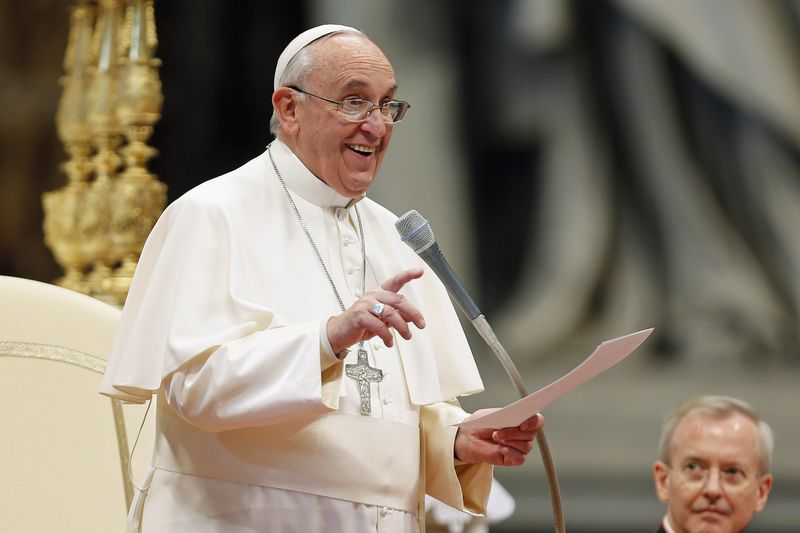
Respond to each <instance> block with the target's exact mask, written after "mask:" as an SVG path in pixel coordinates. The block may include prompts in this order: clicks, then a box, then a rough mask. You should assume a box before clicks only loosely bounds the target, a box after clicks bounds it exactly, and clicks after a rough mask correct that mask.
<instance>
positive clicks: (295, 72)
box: [269, 30, 364, 138]
mask: <svg viewBox="0 0 800 533" xmlns="http://www.w3.org/2000/svg"><path fill="white" fill-rule="evenodd" d="M342 33H349V34H352V35H361V36H363V35H364V34H363V33H361V32H359V31H355V30H353V31H351V30H339V31H334V32H331V33H328V34H326V35H323V36H322V37H320V38H319V39H316V40H314V41H312V42H311V43H309V44H308V45H306V46H304V47H303V48H301V49H300V50H299V51H298V52H297V53H296V54H295V55H294V57H293V58H292V59H291V60H289V63H287V64H286V68H285V69H284V70H283V73H282V74H281V77H280V79H279V80H278V87H288V86H290V85H296V86H301V87H303V86H304V85H305V82H306V80H308V77H309V76H310V75H311V73H312V72H314V71H315V70H317V66H318V65H317V63H318V59H317V57H316V55H315V54H313V53H312V52H313V50H312V48H313V45H315V44H318V43H321V42H322V41H325V40H327V39H330V38H331V37H333V36H334V35H340V34H342ZM306 98H307V96H306V95H305V94H303V93H297V99H298V100H301V101H302V100H305V99H306ZM269 131H270V133H272V135H274V136H275V137H276V138H280V134H281V123H280V120H278V112H277V110H275V109H273V110H272V117H271V118H270V119H269Z"/></svg>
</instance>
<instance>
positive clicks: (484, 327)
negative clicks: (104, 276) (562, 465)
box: [471, 314, 566, 533]
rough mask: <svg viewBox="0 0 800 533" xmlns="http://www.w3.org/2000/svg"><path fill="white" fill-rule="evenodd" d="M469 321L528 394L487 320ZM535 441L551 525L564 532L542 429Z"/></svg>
mask: <svg viewBox="0 0 800 533" xmlns="http://www.w3.org/2000/svg"><path fill="white" fill-rule="evenodd" d="M471 322H472V325H473V326H475V329H476V330H478V333H479V334H480V336H481V337H482V338H483V340H484V341H486V344H488V345H489V348H491V349H492V352H494V354H495V356H497V360H498V361H500V365H501V366H502V367H503V370H505V371H506V374H507V375H508V378H509V379H510V380H511V383H513V384H514V387H515V388H516V389H517V393H519V397H520V398H525V397H526V396H527V395H528V391H527V389H526V388H525V383H524V382H523V381H522V376H520V374H519V371H518V370H517V367H516V366H514V362H513V361H512V360H511V357H509V355H508V352H506V350H505V348H503V345H502V344H500V341H499V340H498V339H497V336H496V335H495V333H494V331H493V330H492V327H491V326H490V325H489V322H487V320H486V318H485V317H484V316H483V315H482V314H481V315H478V316H477V317H475V318H474V319H472V320H471ZM536 443H537V444H538V445H539V453H540V454H541V456H542V463H543V464H544V470H545V472H546V474H547V484H548V486H549V487H550V502H551V503H552V506H553V527H554V528H555V531H556V533H566V529H565V528H564V511H563V509H562V506H561V491H560V489H559V487H558V477H557V476H556V466H555V463H554V462H553V456H552V455H551V454H550V447H549V446H548V444H547V439H546V438H545V435H544V429H539V430H538V431H537V432H536Z"/></svg>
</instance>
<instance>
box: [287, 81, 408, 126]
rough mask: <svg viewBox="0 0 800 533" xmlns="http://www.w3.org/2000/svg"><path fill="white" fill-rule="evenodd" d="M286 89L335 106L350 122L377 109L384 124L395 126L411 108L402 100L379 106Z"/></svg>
mask: <svg viewBox="0 0 800 533" xmlns="http://www.w3.org/2000/svg"><path fill="white" fill-rule="evenodd" d="M288 87H289V88H290V89H292V90H293V91H297V92H299V93H302V94H307V95H308V96H313V97H314V98H319V99H320V100H324V101H326V102H330V103H331V104H335V105H336V107H337V108H338V109H339V111H340V112H341V113H342V115H343V116H344V118H345V119H346V120H349V121H350V122H361V121H363V120H366V119H367V117H368V116H369V114H370V113H372V110H373V109H377V110H379V111H380V113H381V119H382V120H383V121H384V122H386V123H387V124H396V123H398V122H400V121H401V120H403V117H404V116H405V115H406V111H408V109H409V108H410V107H411V104H409V103H408V102H403V101H402V100H389V101H388V102H381V103H380V104H373V103H372V102H370V101H369V100H364V99H362V98H355V97H351V98H345V99H344V100H334V99H333V98H325V97H324V96H320V95H318V94H313V93H310V92H308V91H304V90H303V89H301V88H300V87H296V86H294V85H289V86H288Z"/></svg>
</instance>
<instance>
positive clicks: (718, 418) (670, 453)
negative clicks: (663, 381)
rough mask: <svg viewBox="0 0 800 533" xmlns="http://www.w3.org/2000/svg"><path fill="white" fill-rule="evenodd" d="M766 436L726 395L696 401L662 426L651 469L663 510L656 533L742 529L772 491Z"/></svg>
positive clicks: (747, 410) (752, 415)
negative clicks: (657, 532) (658, 456)
mask: <svg viewBox="0 0 800 533" xmlns="http://www.w3.org/2000/svg"><path fill="white" fill-rule="evenodd" d="M773 446H774V440H773V435H772V429H770V427H769V425H768V424H767V423H766V422H764V421H763V420H761V419H760V418H759V416H758V414H757V413H756V412H755V411H754V410H753V408H752V407H751V406H750V405H749V404H747V403H746V402H743V401H741V400H737V399H735V398H730V397H727V396H698V397H695V398H690V399H689V400H686V401H685V402H683V403H682V404H680V405H679V406H678V407H676V408H675V409H674V410H673V411H672V412H671V413H670V414H669V415H668V416H667V419H666V421H665V423H664V427H663V429H662V433H661V439H660V459H659V460H658V461H656V462H655V464H654V465H653V477H654V478H655V483H656V492H657V493H658V498H659V499H660V500H661V501H662V502H664V503H666V504H667V514H666V515H665V516H664V518H663V519H662V521H661V529H659V531H660V532H661V533H699V532H701V531H703V532H711V531H714V532H719V533H738V532H739V531H742V530H744V529H745V528H746V527H747V526H748V525H749V524H750V521H751V520H752V518H753V515H754V514H756V513H759V512H761V511H762V510H763V509H764V506H765V505H766V503H767V498H768V497H769V491H770V490H771V489H772V482H773V479H772V474H771V473H770V465H771V463H772V449H773Z"/></svg>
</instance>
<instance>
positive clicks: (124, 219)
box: [108, 0, 167, 301]
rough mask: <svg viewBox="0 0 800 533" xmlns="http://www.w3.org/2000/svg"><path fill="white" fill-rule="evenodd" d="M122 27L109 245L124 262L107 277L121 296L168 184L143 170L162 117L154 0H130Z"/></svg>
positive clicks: (159, 211) (155, 151)
mask: <svg viewBox="0 0 800 533" xmlns="http://www.w3.org/2000/svg"><path fill="white" fill-rule="evenodd" d="M126 18H127V20H128V23H127V24H126V27H127V28H129V30H128V31H126V37H127V39H126V40H127V41H128V43H129V45H128V50H127V55H126V57H125V59H124V60H123V62H122V69H121V75H120V85H119V108H118V110H119V120H120V123H121V125H122V127H123V131H124V134H125V138H126V139H127V141H128V144H127V145H126V146H125V147H124V148H123V149H122V154H123V157H124V159H125V165H126V168H125V171H124V172H123V173H122V174H121V175H120V176H119V178H118V179H117V180H116V181H115V182H114V183H113V186H112V191H111V198H110V205H111V214H112V216H111V232H110V238H111V244H112V246H113V248H114V251H115V253H116V255H117V256H119V257H120V258H121V261H122V264H121V265H120V266H119V267H118V268H117V269H116V270H115V272H114V275H113V276H112V277H111V278H110V280H109V286H108V291H109V292H111V293H112V294H113V295H114V296H115V297H116V298H118V299H120V300H122V301H124V299H125V297H126V295H127V293H128V289H129V287H130V283H131V279H132V278H133V272H134V269H135V268H136V263H137V261H138V259H139V254H140V252H141V250H142V247H143V246H144V242H145V240H146V239H147V235H148V234H149V233H150V230H151V229H152V228H153V225H154V224H155V222H156V220H157V219H158V216H159V215H160V214H161V212H162V211H163V210H164V204H165V203H166V199H167V187H166V185H164V184H163V183H162V182H160V181H158V180H156V179H155V176H153V174H151V173H150V172H149V171H148V170H147V168H146V167H147V162H148V161H149V160H150V159H151V158H152V157H153V156H154V155H156V153H157V150H156V149H155V148H153V147H151V146H148V145H147V141H148V140H149V139H150V136H151V135H152V133H153V125H154V124H155V123H156V122H158V119H159V118H160V117H161V104H162V101H163V96H162V93H161V80H160V79H159V76H158V67H159V65H160V64H161V62H160V61H159V60H158V59H156V58H155V57H154V52H155V49H156V47H157V46H158V39H157V37H156V27H155V16H154V11H153V1H152V0H132V2H131V4H130V6H129V7H128V13H127V17H126Z"/></svg>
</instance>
